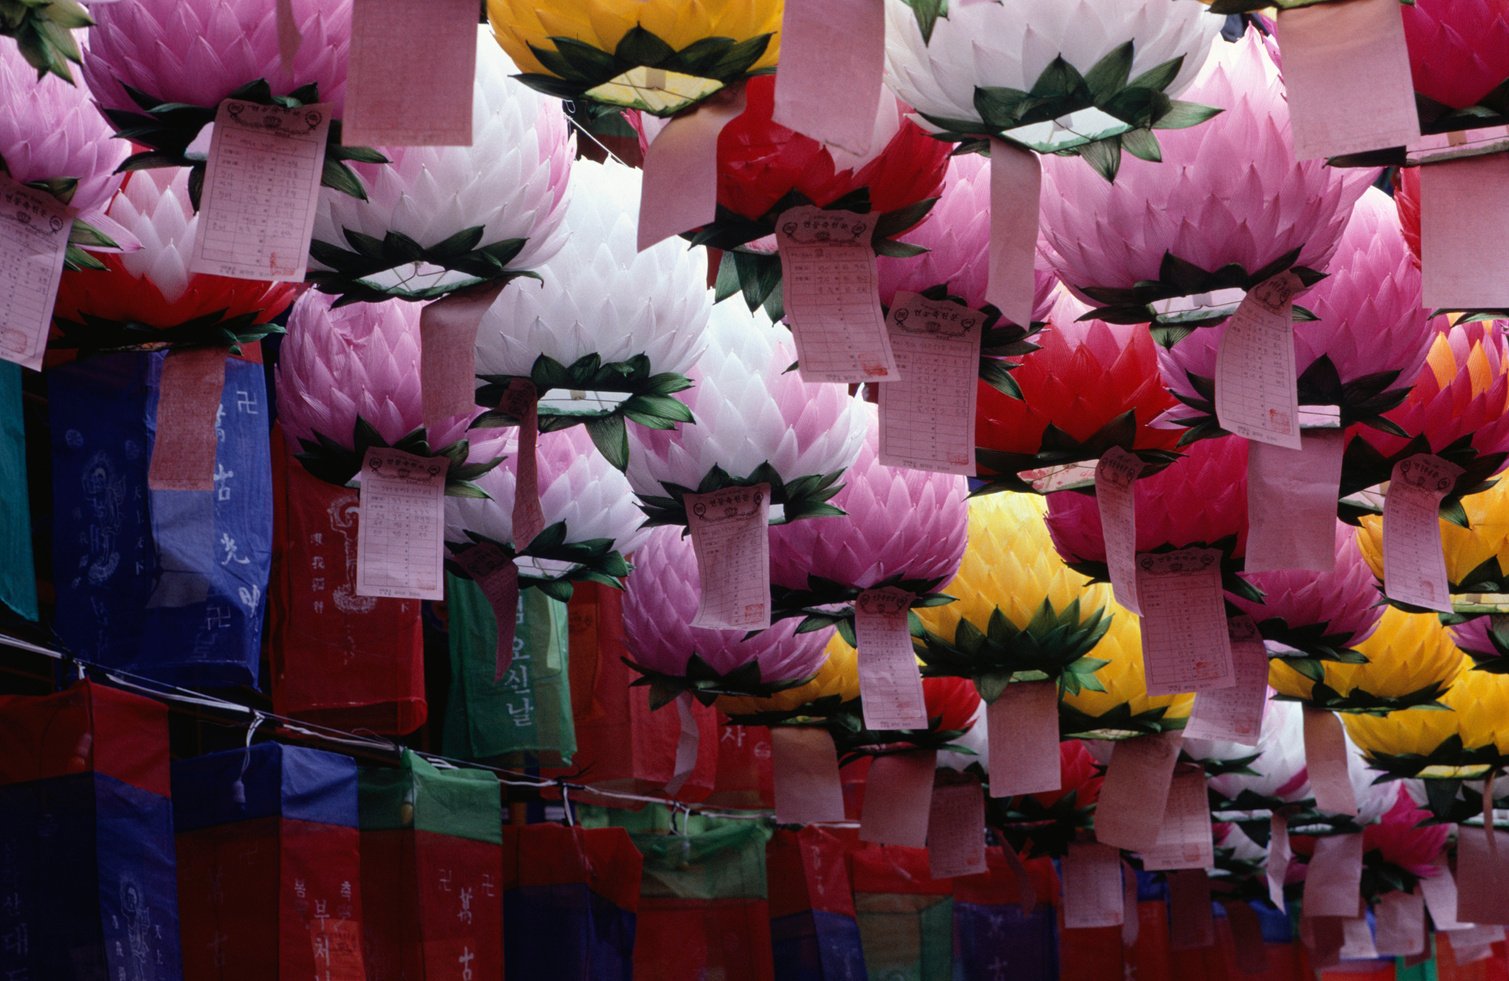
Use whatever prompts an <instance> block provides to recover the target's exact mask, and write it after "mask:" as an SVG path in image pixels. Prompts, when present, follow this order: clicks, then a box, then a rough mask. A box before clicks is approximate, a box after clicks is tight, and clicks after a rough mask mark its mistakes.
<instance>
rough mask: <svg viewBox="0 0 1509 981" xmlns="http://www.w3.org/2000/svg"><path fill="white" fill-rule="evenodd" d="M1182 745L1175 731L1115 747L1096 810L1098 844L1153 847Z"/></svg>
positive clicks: (1141, 847)
mask: <svg viewBox="0 0 1509 981" xmlns="http://www.w3.org/2000/svg"><path fill="white" fill-rule="evenodd" d="M1181 741H1182V736H1181V735H1180V734H1179V733H1178V732H1162V733H1158V734H1156V735H1146V736H1135V737H1133V738H1131V739H1126V740H1123V741H1121V742H1119V743H1116V745H1115V746H1114V747H1113V748H1112V749H1111V762H1110V764H1109V765H1108V766H1107V767H1106V779H1105V783H1103V784H1102V785H1101V788H1100V802H1099V803H1098V804H1097V805H1096V807H1095V839H1096V840H1097V841H1099V842H1101V843H1102V844H1106V845H1114V846H1116V847H1117V848H1125V849H1126V850H1127V851H1143V850H1145V849H1148V848H1152V847H1153V846H1154V845H1156V844H1157V842H1158V829H1159V826H1160V825H1161V824H1162V823H1163V811H1164V808H1165V807H1166V806H1167V805H1168V791H1169V785H1170V783H1171V782H1172V780H1173V775H1174V764H1175V762H1177V761H1178V759H1179V746H1180V743H1181Z"/></svg>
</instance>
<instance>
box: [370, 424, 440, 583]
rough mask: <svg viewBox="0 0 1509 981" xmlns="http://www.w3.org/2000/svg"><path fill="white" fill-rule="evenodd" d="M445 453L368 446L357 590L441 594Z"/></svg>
mask: <svg viewBox="0 0 1509 981" xmlns="http://www.w3.org/2000/svg"><path fill="white" fill-rule="evenodd" d="M446 464H447V460H446V459H445V458H444V457H421V456H413V455H411V454H408V453H404V452H402V451H400V450H386V449H380V448H378V447H375V446H374V447H370V448H369V449H368V450H367V454H366V456H365V457H363V458H362V479H361V512H360V514H361V522H360V533H359V535H358V538H357V546H356V595H358V596H379V597H391V598H396V599H403V598H410V599H427V600H438V599H443V598H444V597H445V583H444V577H443V575H442V567H443V563H444V557H443V553H444V547H445V546H444V536H445V472H446Z"/></svg>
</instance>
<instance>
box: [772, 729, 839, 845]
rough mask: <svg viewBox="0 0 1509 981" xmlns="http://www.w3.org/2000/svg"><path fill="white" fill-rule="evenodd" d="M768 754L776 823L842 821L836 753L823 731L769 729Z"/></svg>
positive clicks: (831, 740) (830, 738)
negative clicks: (773, 787) (772, 780)
mask: <svg viewBox="0 0 1509 981" xmlns="http://www.w3.org/2000/svg"><path fill="white" fill-rule="evenodd" d="M770 752H771V757H770V758H771V771H772V774H773V777H774V780H775V819H776V821H778V822H779V823H781V824H816V823H819V822H822V821H842V820H843V819H844V792H843V786H842V784H840V783H839V778H838V751H837V750H836V749H834V747H833V737H832V736H830V735H829V734H828V733H827V731H826V730H823V729H809V728H803V727H795V726H772V727H771V729H770Z"/></svg>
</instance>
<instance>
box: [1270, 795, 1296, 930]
mask: <svg viewBox="0 0 1509 981" xmlns="http://www.w3.org/2000/svg"><path fill="white" fill-rule="evenodd" d="M1293 860H1294V852H1293V851H1292V850H1290V848H1289V819H1288V818H1286V817H1284V816H1283V815H1282V814H1275V815H1273V816H1272V817H1271V818H1269V819H1268V861H1267V862H1266V863H1265V864H1266V865H1267V868H1268V899H1269V901H1270V902H1272V903H1273V905H1274V906H1277V907H1278V908H1279V909H1284V908H1285V907H1284V879H1285V878H1287V877H1288V875H1289V863H1290V862H1291V861H1293Z"/></svg>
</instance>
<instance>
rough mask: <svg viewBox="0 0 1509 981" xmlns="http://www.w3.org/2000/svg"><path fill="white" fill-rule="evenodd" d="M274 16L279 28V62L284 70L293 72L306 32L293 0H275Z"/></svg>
mask: <svg viewBox="0 0 1509 981" xmlns="http://www.w3.org/2000/svg"><path fill="white" fill-rule="evenodd" d="M273 17H274V19H275V24H276V26H277V29H278V63H279V64H280V65H281V66H282V68H283V71H285V72H292V71H293V68H294V59H295V58H297V57H298V56H299V46H300V45H302V44H303V43H304V32H303V31H301V30H299V22H298V19H297V18H296V17H295V15H294V12H293V0H275V3H274V4H273Z"/></svg>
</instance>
